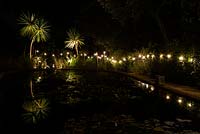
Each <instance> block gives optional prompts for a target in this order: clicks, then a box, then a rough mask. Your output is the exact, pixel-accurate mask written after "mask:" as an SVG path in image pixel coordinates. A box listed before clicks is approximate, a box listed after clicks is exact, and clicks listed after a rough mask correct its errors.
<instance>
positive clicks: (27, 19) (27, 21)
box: [19, 13, 50, 60]
mask: <svg viewBox="0 0 200 134" xmlns="http://www.w3.org/2000/svg"><path fill="white" fill-rule="evenodd" d="M19 24H21V25H23V27H22V29H21V30H20V33H21V35H22V36H28V37H29V38H30V39H31V44H30V60H31V58H32V46H33V43H34V42H35V41H37V42H40V41H42V42H44V41H46V40H47V38H48V31H49V27H50V26H49V25H48V23H47V22H46V21H45V20H44V19H42V18H37V17H36V15H35V14H30V13H27V14H25V13H22V15H21V16H20V17H19Z"/></svg>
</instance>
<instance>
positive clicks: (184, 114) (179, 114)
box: [1, 71, 200, 134]
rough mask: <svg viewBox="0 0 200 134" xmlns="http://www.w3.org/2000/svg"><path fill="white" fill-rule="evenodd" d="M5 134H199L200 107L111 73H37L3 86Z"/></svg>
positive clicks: (9, 78) (16, 75)
mask: <svg viewBox="0 0 200 134" xmlns="http://www.w3.org/2000/svg"><path fill="white" fill-rule="evenodd" d="M1 85H2V87H1V92H2V94H1V103H2V102H3V103H2V104H1V106H2V108H1V112H2V114H1V119H2V120H1V126H3V128H2V129H1V130H2V134H4V133H5V134H9V133H20V134H23V133H26V134H40V133H54V134H102V133H105V134H200V114H199V111H200V103H199V102H197V101H194V100H192V99H190V98H186V97H184V96H179V95H176V94H173V93H171V92H168V91H165V90H163V89H158V88H156V87H154V86H152V85H148V84H146V83H143V82H140V81H136V80H134V79H132V78H130V77H127V76H123V75H119V74H113V73H108V72H98V73H97V72H86V71H52V72H48V71H36V72H32V73H14V74H8V75H6V76H5V77H4V78H3V79H2V80H1Z"/></svg>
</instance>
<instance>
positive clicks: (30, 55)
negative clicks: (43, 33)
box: [29, 37, 34, 60]
mask: <svg viewBox="0 0 200 134" xmlns="http://www.w3.org/2000/svg"><path fill="white" fill-rule="evenodd" d="M33 42H34V37H33V38H32V40H31V45H30V52H29V53H30V60H31V58H32V47H33Z"/></svg>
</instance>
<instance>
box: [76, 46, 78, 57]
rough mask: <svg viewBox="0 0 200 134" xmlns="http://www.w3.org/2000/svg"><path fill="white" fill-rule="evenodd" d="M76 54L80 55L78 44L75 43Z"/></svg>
mask: <svg viewBox="0 0 200 134" xmlns="http://www.w3.org/2000/svg"><path fill="white" fill-rule="evenodd" d="M75 50H76V56H77V57H78V45H75Z"/></svg>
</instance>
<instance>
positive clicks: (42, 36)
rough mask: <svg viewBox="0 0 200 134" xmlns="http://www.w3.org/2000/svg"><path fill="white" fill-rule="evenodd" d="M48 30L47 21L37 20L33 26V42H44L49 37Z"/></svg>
mask: <svg viewBox="0 0 200 134" xmlns="http://www.w3.org/2000/svg"><path fill="white" fill-rule="evenodd" d="M49 28H50V26H49V25H48V23H47V21H45V20H44V19H38V20H37V21H36V25H35V34H33V37H34V38H35V40H36V41H37V42H40V41H46V40H47V38H48V36H49V35H48V32H49V30H50V29H49Z"/></svg>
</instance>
